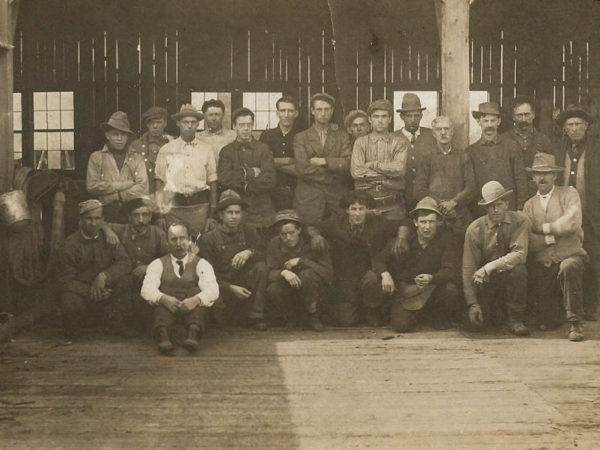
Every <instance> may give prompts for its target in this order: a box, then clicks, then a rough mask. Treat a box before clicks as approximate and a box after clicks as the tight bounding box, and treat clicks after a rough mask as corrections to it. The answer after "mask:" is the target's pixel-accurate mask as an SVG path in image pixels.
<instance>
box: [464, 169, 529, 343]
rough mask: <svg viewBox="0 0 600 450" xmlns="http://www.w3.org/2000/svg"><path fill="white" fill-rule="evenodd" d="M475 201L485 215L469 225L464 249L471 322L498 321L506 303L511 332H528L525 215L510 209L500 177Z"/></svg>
mask: <svg viewBox="0 0 600 450" xmlns="http://www.w3.org/2000/svg"><path fill="white" fill-rule="evenodd" d="M481 196H482V197H483V198H482V199H481V200H480V201H479V202H478V204H479V206H483V207H485V208H486V209H487V214H486V215H485V216H483V217H480V218H478V219H477V220H475V221H474V222H472V223H471V225H469V227H468V228H467V232H466V235H465V246H464V252H463V269H462V278H463V289H464V292H465V300H466V301H467V305H468V307H469V321H470V322H471V324H472V325H474V326H476V327H478V328H481V327H484V326H487V325H492V324H498V323H499V322H500V321H501V318H502V316H503V311H502V309H504V307H505V308H506V310H507V313H508V323H509V327H510V330H511V332H512V333H514V334H516V335H517V336H528V335H529V330H528V329H527V327H526V326H525V325H524V324H523V313H524V312H525V308H526V302H527V269H526V268H525V261H526V260H527V247H528V242H529V241H528V238H527V233H528V231H529V220H528V219H527V216H525V214H523V213H522V212H521V211H509V208H510V200H511V198H512V197H511V196H512V191H511V190H506V189H504V186H502V184H500V183H499V182H498V181H488V182H487V183H485V184H484V185H483V187H482V188H481Z"/></svg>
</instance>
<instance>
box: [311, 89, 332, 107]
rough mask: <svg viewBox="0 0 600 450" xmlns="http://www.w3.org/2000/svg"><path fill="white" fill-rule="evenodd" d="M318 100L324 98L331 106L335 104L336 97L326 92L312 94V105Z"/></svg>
mask: <svg viewBox="0 0 600 450" xmlns="http://www.w3.org/2000/svg"><path fill="white" fill-rule="evenodd" d="M317 100H322V101H324V102H327V103H329V104H330V105H331V106H335V98H333V97H332V96H331V95H329V94H327V93H325V92H317V93H316V94H313V95H311V97H310V105H311V106H312V105H314V104H315V102H316V101H317Z"/></svg>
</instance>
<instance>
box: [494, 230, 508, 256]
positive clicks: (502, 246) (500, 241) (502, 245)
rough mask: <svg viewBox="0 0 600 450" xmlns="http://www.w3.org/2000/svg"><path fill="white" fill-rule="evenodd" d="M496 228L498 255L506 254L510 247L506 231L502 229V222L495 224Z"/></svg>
mask: <svg viewBox="0 0 600 450" xmlns="http://www.w3.org/2000/svg"><path fill="white" fill-rule="evenodd" d="M494 228H495V229H496V248H497V249H498V255H499V256H504V255H506V253H507V251H508V249H507V248H506V240H505V238H504V232H503V231H502V224H501V223H499V224H497V225H495V226H494Z"/></svg>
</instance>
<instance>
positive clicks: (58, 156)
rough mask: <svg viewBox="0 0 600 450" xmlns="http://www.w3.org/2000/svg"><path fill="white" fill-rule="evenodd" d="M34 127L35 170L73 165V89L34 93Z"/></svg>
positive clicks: (66, 168) (67, 168) (64, 167)
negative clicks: (69, 90)
mask: <svg viewBox="0 0 600 450" xmlns="http://www.w3.org/2000/svg"><path fill="white" fill-rule="evenodd" d="M33 129H34V133H33V150H34V159H35V166H36V168H37V169H65V170H73V169H74V168H75V162H74V156H73V154H74V150H75V143H74V137H75V133H74V120H73V92H34V93H33Z"/></svg>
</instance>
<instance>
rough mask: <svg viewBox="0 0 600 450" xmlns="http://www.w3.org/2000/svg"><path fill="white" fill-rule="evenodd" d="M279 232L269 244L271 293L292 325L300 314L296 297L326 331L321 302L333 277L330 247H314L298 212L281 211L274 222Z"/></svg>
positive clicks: (317, 326) (318, 327) (313, 324)
mask: <svg viewBox="0 0 600 450" xmlns="http://www.w3.org/2000/svg"><path fill="white" fill-rule="evenodd" d="M272 227H273V229H274V231H276V232H277V233H279V235H278V236H275V237H274V238H273V239H271V241H270V242H269V245H268V247H267V266H268V268H269V284H268V287H267V296H268V297H269V299H270V300H271V301H272V302H278V303H280V305H279V306H280V307H281V309H282V310H284V311H285V313H286V315H288V326H290V327H292V326H293V325H294V324H295V322H296V320H297V314H295V313H294V309H295V307H296V305H295V304H294V300H300V301H301V302H302V303H303V304H304V306H305V309H306V312H307V313H308V318H309V323H310V326H311V328H312V329H313V330H315V331H323V329H324V328H323V324H322V323H321V321H320V320H319V315H318V304H319V300H320V298H321V296H322V294H323V291H324V290H325V288H326V287H327V286H328V285H329V284H330V283H331V281H332V280H333V268H332V266H331V259H330V258H329V252H328V251H327V249H323V250H321V251H315V250H313V248H312V246H311V244H310V240H309V239H308V238H307V236H305V235H304V234H303V229H304V223H302V221H301V220H300V218H299V216H298V214H297V213H296V211H294V210H292V209H285V210H282V211H279V212H278V213H277V216H276V218H275V221H274V222H273V224H272Z"/></svg>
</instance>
